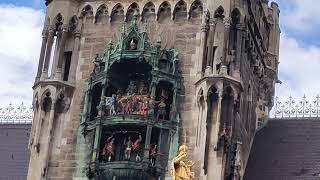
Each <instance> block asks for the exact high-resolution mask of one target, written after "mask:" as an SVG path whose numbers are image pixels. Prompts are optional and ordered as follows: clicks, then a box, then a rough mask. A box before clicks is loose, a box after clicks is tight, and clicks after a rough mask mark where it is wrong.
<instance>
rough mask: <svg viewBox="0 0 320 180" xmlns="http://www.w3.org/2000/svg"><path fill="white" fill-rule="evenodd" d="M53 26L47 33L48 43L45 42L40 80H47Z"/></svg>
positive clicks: (53, 31) (53, 32) (52, 40)
mask: <svg viewBox="0 0 320 180" xmlns="http://www.w3.org/2000/svg"><path fill="white" fill-rule="evenodd" d="M55 32H56V31H55V26H51V27H50V28H49V33H48V42H47V49H46V55H45V59H44V67H43V69H42V75H41V78H40V79H41V80H43V79H46V78H48V69H49V64H50V57H51V51H52V45H53V42H54V35H55Z"/></svg>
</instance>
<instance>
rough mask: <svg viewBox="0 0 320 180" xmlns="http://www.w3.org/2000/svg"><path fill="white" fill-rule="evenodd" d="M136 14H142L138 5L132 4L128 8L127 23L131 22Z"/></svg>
mask: <svg viewBox="0 0 320 180" xmlns="http://www.w3.org/2000/svg"><path fill="white" fill-rule="evenodd" d="M134 13H138V14H140V10H139V5H138V4H137V3H132V4H131V5H130V6H129V7H128V10H127V14H126V21H127V22H131V20H132V18H133V14H134Z"/></svg>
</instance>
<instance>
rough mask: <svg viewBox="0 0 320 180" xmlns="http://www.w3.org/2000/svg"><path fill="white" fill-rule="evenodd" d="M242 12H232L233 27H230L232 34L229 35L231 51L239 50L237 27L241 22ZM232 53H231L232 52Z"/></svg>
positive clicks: (235, 10)
mask: <svg viewBox="0 0 320 180" xmlns="http://www.w3.org/2000/svg"><path fill="white" fill-rule="evenodd" d="M240 17H241V15H240V11H239V10H238V9H234V10H233V11H232V12H231V25H230V34H229V50H236V49H237V40H238V39H237V35H238V34H237V33H238V30H237V25H238V24H239V22H240ZM230 53H231V52H230Z"/></svg>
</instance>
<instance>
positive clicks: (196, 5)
mask: <svg viewBox="0 0 320 180" xmlns="http://www.w3.org/2000/svg"><path fill="white" fill-rule="evenodd" d="M202 13H203V4H202V2H201V1H200V0H195V1H193V3H192V4H191V7H190V12H189V14H190V15H189V17H190V19H200V18H201V17H202Z"/></svg>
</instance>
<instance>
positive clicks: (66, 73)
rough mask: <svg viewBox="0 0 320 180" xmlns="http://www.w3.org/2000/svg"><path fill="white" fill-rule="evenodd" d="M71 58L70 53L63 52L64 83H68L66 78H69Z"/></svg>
mask: <svg viewBox="0 0 320 180" xmlns="http://www.w3.org/2000/svg"><path fill="white" fill-rule="evenodd" d="M71 57H72V51H66V52H64V59H65V64H64V73H63V80H64V81H68V78H69V72H70V65H71Z"/></svg>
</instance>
